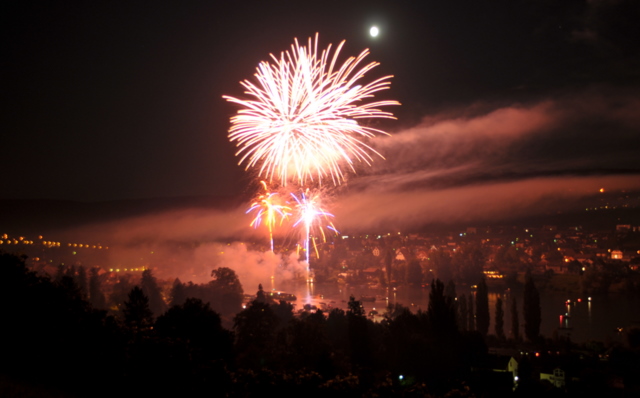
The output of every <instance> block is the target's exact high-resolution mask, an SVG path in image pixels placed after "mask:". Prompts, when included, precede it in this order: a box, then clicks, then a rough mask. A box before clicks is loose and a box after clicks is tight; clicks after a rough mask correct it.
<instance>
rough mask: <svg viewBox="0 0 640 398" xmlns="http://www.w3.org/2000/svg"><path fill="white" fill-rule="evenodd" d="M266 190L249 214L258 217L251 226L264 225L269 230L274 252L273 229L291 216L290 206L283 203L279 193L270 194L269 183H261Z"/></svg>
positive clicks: (250, 208)
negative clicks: (253, 213) (252, 213)
mask: <svg viewBox="0 0 640 398" xmlns="http://www.w3.org/2000/svg"><path fill="white" fill-rule="evenodd" d="M260 182H261V183H262V186H263V188H264V191H265V192H264V193H263V194H262V195H260V196H258V198H257V200H256V201H255V202H253V203H252V204H251V207H249V210H247V213H251V212H255V214H256V216H255V218H254V219H253V221H251V226H252V227H254V228H258V227H259V226H260V224H264V225H265V226H266V227H267V229H268V230H269V241H270V243H271V251H272V252H273V228H274V227H275V225H276V223H277V222H278V219H279V220H280V224H282V222H283V221H284V220H285V219H286V218H287V216H289V215H290V213H289V211H290V210H291V209H290V208H289V206H287V205H286V204H283V203H282V200H280V196H279V195H278V193H277V192H269V188H268V187H267V183H266V182H264V181H260Z"/></svg>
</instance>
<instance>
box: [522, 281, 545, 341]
mask: <svg viewBox="0 0 640 398" xmlns="http://www.w3.org/2000/svg"><path fill="white" fill-rule="evenodd" d="M522 312H523V313H524V334H525V336H526V337H527V339H528V340H529V341H536V340H537V339H538V336H539V335H540V323H541V322H542V317H541V310H540V294H539V293H538V289H536V286H535V284H534V283H533V278H532V277H531V272H527V274H526V276H525V283H524V303H523V308H522Z"/></svg>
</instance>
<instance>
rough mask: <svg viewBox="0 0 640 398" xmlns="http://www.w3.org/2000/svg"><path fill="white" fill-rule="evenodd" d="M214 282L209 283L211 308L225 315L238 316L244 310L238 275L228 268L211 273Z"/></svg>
mask: <svg viewBox="0 0 640 398" xmlns="http://www.w3.org/2000/svg"><path fill="white" fill-rule="evenodd" d="M211 276H212V277H213V280H212V281H211V282H209V286H208V288H209V292H208V295H207V296H208V298H209V300H204V301H209V302H210V303H211V307H212V308H213V309H216V310H218V311H220V312H221V313H222V314H223V315H231V314H236V313H238V311H240V309H241V308H242V299H243V294H244V292H243V290H242V285H241V284H240V280H239V279H238V275H237V274H236V272H235V271H234V270H232V269H231V268H227V267H220V268H216V269H214V270H213V271H211Z"/></svg>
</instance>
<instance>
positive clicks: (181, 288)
mask: <svg viewBox="0 0 640 398" xmlns="http://www.w3.org/2000/svg"><path fill="white" fill-rule="evenodd" d="M186 299H187V289H186V287H185V285H184V284H183V283H182V282H180V279H178V278H176V279H175V280H174V281H173V286H172V287H171V307H175V306H176V305H182V304H184V302H185V300H186Z"/></svg>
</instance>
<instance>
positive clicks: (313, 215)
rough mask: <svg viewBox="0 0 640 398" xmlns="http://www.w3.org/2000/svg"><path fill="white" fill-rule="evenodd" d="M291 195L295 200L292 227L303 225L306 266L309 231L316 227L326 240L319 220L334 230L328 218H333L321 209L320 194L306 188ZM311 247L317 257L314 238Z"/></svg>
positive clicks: (309, 238)
mask: <svg viewBox="0 0 640 398" xmlns="http://www.w3.org/2000/svg"><path fill="white" fill-rule="evenodd" d="M291 196H292V197H293V199H294V200H295V201H296V205H295V219H296V222H295V223H294V224H293V226H294V227H297V226H298V225H302V226H303V231H304V232H303V242H304V249H305V259H306V262H307V267H308V265H309V240H311V239H312V236H311V232H312V231H313V230H314V229H316V230H317V231H319V233H320V235H321V236H322V240H323V241H326V235H325V233H324V228H323V226H322V225H321V220H325V221H326V222H327V225H326V228H327V229H329V230H331V231H333V232H335V233H336V234H337V233H338V231H337V230H336V228H335V226H334V225H333V223H332V222H331V221H330V220H329V218H333V214H331V213H328V212H326V211H325V210H324V209H322V207H321V205H320V194H319V193H312V192H310V191H309V190H308V189H307V190H306V192H301V193H300V195H299V196H296V195H295V194H293V193H291ZM313 247H314V250H315V251H316V257H318V249H317V247H316V244H315V240H313Z"/></svg>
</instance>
